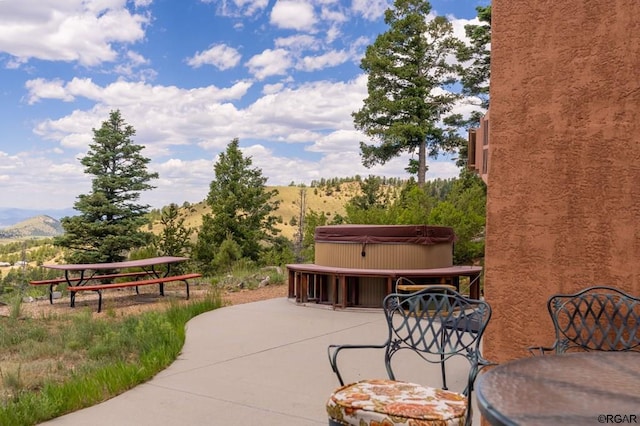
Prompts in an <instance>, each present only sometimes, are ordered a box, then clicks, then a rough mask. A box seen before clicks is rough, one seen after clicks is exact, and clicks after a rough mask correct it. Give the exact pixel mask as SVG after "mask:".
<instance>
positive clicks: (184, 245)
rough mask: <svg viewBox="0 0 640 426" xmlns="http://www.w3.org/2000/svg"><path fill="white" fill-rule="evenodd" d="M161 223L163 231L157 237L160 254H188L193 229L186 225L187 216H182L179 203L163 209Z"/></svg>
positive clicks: (157, 249)
mask: <svg viewBox="0 0 640 426" xmlns="http://www.w3.org/2000/svg"><path fill="white" fill-rule="evenodd" d="M160 223H161V224H162V231H161V233H160V235H159V236H157V237H156V239H155V246H156V251H157V253H158V255H160V256H188V255H189V251H190V249H191V234H193V229H191V228H187V227H186V226H185V218H184V217H180V209H179V208H178V205H177V204H175V203H171V204H169V206H168V207H166V208H165V209H163V210H162V215H161V217H160ZM176 266H178V265H176Z"/></svg>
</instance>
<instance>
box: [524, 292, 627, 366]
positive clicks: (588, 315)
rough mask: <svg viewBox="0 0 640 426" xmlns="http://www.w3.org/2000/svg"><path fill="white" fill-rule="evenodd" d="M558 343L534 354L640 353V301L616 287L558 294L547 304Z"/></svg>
mask: <svg viewBox="0 0 640 426" xmlns="http://www.w3.org/2000/svg"><path fill="white" fill-rule="evenodd" d="M547 307H548V309H549V314H550V315H551V320H552V321H553V327H554V329H555V342H554V343H553V345H552V346H548V347H545V346H532V347H530V348H528V349H529V352H530V353H531V354H532V355H544V354H547V353H556V354H561V353H565V352H577V351H636V352H640V298H637V297H633V296H631V295H629V294H627V293H625V292H623V291H621V290H619V289H617V288H614V287H607V286H594V287H589V288H586V289H584V290H581V291H579V292H577V293H574V294H556V295H554V296H551V297H550V298H549V301H548V303H547Z"/></svg>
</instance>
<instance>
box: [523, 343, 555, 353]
mask: <svg viewBox="0 0 640 426" xmlns="http://www.w3.org/2000/svg"><path fill="white" fill-rule="evenodd" d="M527 350H528V351H529V353H530V354H531V355H533V356H540V355H546V354H548V353H555V352H556V344H554V345H553V346H529V347H528V348H527Z"/></svg>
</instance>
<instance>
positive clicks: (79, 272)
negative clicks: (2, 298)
mask: <svg viewBox="0 0 640 426" xmlns="http://www.w3.org/2000/svg"><path fill="white" fill-rule="evenodd" d="M187 260H189V259H188V258H186V257H175V256H160V257H152V258H147V259H139V260H128V261H124V262H109V263H76V264H60V265H57V264H56V265H43V266H44V267H45V268H49V269H57V270H62V271H64V277H63V278H54V279H50V280H39V281H31V282H30V283H29V284H31V285H48V286H49V303H51V304H53V289H54V287H55V286H57V285H59V284H63V283H66V284H67V290H68V291H69V295H70V304H71V307H72V308H73V307H75V299H76V293H77V292H79V291H95V292H97V293H98V312H101V310H102V290H106V289H114V288H124V287H135V288H136V293H137V292H138V287H139V286H142V285H152V284H157V285H158V286H159V291H160V295H161V296H164V284H165V283H169V282H178V281H181V282H184V284H185V287H186V293H187V300H188V299H189V281H188V280H190V279H194V278H199V277H201V276H202V275H201V274H198V273H190V274H182V275H171V265H173V264H175V263H179V262H184V261H187ZM159 266H166V270H163V269H159V268H158V267H159ZM133 268H140V269H142V271H134V272H116V273H112V272H110V273H107V274H100V273H99V272H100V271H120V270H125V269H133ZM72 274H73V275H72ZM144 277H149V278H146V279H139V278H144ZM118 278H134V280H132V281H124V282H104V281H105V280H107V281H112V280H115V279H118Z"/></svg>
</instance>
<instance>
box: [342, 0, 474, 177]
mask: <svg viewBox="0 0 640 426" xmlns="http://www.w3.org/2000/svg"><path fill="white" fill-rule="evenodd" d="M430 12H431V5H430V4H429V2H427V1H425V0H395V2H394V5H393V8H391V9H388V10H387V11H386V12H385V23H387V24H388V25H389V29H388V30H387V31H386V32H384V33H382V34H380V35H379V36H378V37H377V39H376V40H375V42H374V43H373V44H372V45H370V46H369V47H368V48H367V51H366V54H365V57H364V58H363V59H362V62H361V68H362V69H363V70H364V71H365V72H366V73H367V74H368V82H367V90H368V97H367V98H366V99H365V100H364V106H363V107H362V109H360V110H359V111H357V112H355V113H353V119H354V124H355V127H356V128H357V129H358V130H362V131H363V132H364V133H365V134H366V135H367V136H369V137H370V138H372V139H373V140H374V144H366V143H364V142H361V143H360V151H361V155H362V160H363V164H364V165H365V166H366V167H371V166H373V165H375V164H385V163H386V162H387V161H390V160H391V159H393V158H394V157H397V156H399V155H400V154H401V153H403V152H408V153H415V152H416V151H417V158H418V160H417V161H415V160H413V161H410V163H409V167H408V168H407V170H408V171H409V172H410V173H413V174H417V178H418V184H419V185H421V186H422V185H423V184H424V182H425V176H426V171H427V162H426V161H427V160H426V159H427V155H429V156H432V157H435V156H437V155H438V153H439V152H440V151H443V150H444V151H449V152H452V151H454V150H456V149H457V148H459V147H460V146H461V145H462V144H463V143H464V140H463V139H462V138H461V137H460V136H459V135H458V133H457V128H456V127H454V126H446V127H443V126H442V125H441V124H440V123H441V122H443V121H444V122H445V123H446V121H445V118H446V117H447V115H448V114H449V113H450V112H451V109H452V107H453V105H454V103H455V102H456V101H457V100H458V99H459V98H460V95H459V94H458V93H454V92H452V91H450V90H449V87H450V85H451V84H453V83H455V82H456V81H457V78H458V68H457V66H456V65H455V63H454V61H452V60H451V59H452V58H453V57H454V55H455V52H456V51H457V49H458V48H459V46H460V41H459V40H457V39H456V38H455V37H454V36H453V27H452V25H451V23H450V22H449V21H448V20H447V18H445V17H443V16H437V17H434V18H432V19H430V17H429V13H430Z"/></svg>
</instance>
